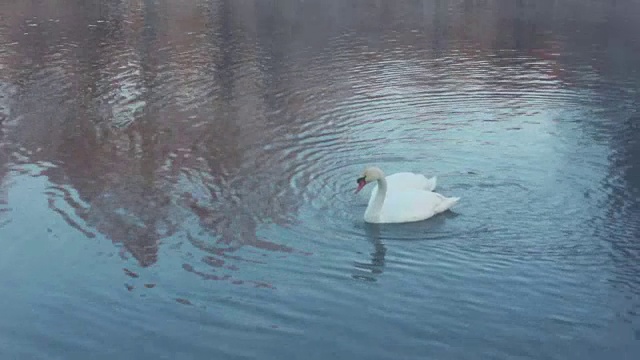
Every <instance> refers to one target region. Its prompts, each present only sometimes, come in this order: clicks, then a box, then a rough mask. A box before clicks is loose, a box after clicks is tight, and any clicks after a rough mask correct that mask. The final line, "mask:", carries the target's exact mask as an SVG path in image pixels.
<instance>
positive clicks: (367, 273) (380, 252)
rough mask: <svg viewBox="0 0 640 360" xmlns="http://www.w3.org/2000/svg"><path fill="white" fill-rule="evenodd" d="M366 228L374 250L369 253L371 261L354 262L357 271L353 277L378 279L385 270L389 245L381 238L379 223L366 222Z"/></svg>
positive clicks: (366, 279)
mask: <svg viewBox="0 0 640 360" xmlns="http://www.w3.org/2000/svg"><path fill="white" fill-rule="evenodd" d="M364 230H365V234H366V237H367V239H368V240H369V242H371V243H372V244H373V252H372V253H370V254H369V255H370V256H371V259H370V261H369V262H359V261H355V262H354V264H353V265H354V266H355V269H354V270H355V272H354V273H353V275H352V277H353V278H354V279H356V280H364V281H377V277H378V276H380V275H381V274H382V273H383V272H384V263H385V255H386V253H387V247H386V246H385V245H384V243H383V242H382V240H381V238H380V225H379V224H365V225H364Z"/></svg>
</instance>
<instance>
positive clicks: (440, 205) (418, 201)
mask: <svg viewBox="0 0 640 360" xmlns="http://www.w3.org/2000/svg"><path fill="white" fill-rule="evenodd" d="M356 181H357V183H358V187H357V189H356V193H358V192H359V191H360V190H362V188H364V187H365V185H367V184H368V183H370V182H373V181H376V182H377V191H375V193H374V192H372V193H371V198H370V199H369V204H368V205H367V210H365V212H364V221H366V222H368V223H377V224H383V223H404V222H413V221H421V220H425V219H428V218H430V217H432V216H434V215H436V214H439V213H441V212H444V211H446V210H449V209H450V208H451V207H452V206H453V205H455V204H456V203H457V202H458V200H460V198H459V197H445V196H443V195H440V194H438V193H435V192H433V191H431V190H427V189H424V188H423V189H421V188H411V187H402V186H394V187H393V188H389V186H388V182H387V179H386V178H385V175H384V172H383V171H382V170H381V169H380V168H378V167H375V166H371V167H367V168H366V169H365V170H364V172H363V174H362V176H361V177H359V178H358V179H357V180H356ZM414 185H415V184H414ZM434 185H435V182H434ZM434 187H435V186H434Z"/></svg>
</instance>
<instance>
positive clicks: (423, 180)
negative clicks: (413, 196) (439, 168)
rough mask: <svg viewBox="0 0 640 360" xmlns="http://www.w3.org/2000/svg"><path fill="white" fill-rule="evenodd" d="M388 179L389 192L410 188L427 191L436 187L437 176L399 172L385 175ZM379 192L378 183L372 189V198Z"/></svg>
mask: <svg viewBox="0 0 640 360" xmlns="http://www.w3.org/2000/svg"><path fill="white" fill-rule="evenodd" d="M385 180H387V192H389V191H393V190H409V189H422V190H427V191H433V190H435V188H436V182H437V179H436V177H435V176H434V177H432V178H427V177H426V176H424V175H422V174H415V173H412V172H399V173H395V174H391V175H389V176H385ZM377 192H378V185H377V184H376V185H375V186H374V187H373V189H372V190H371V198H370V200H369V201H370V202H371V200H373V198H374V197H375V196H376V193H377Z"/></svg>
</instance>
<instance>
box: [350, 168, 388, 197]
mask: <svg viewBox="0 0 640 360" xmlns="http://www.w3.org/2000/svg"><path fill="white" fill-rule="evenodd" d="M382 178H384V173H383V172H382V170H380V168H378V167H375V166H370V167H368V168H366V169H364V172H363V173H362V176H361V177H359V178H358V180H356V182H357V183H358V188H357V189H356V193H357V192H359V191H360V190H362V188H363V187H364V186H365V185H367V184H368V183H370V182H372V181H378V180H379V179H382Z"/></svg>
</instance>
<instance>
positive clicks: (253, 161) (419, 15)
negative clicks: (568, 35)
mask: <svg viewBox="0 0 640 360" xmlns="http://www.w3.org/2000/svg"><path fill="white" fill-rule="evenodd" d="M80 3H82V4H81V5H79V4H80ZM506 3H508V2H505V4H506ZM519 3H523V2H519ZM70 4H73V5H74V6H70ZM508 6H510V8H508V9H504V8H503V7H502V6H498V5H497V4H496V2H495V1H490V0H487V1H433V2H432V1H423V2H413V1H406V2H388V1H373V2H372V1H364V0H355V1H332V2H325V1H297V0H287V1H249V0H246V1H230V0H226V1H225V0H220V1H207V2H203V1H196V2H179V1H153V2H152V1H142V0H138V1H109V2H77V1H76V2H74V1H63V0H59V1H48V2H38V3H35V2H19V1H17V2H16V1H14V2H3V3H2V4H0V13H1V14H3V15H4V14H10V15H11V16H2V19H3V20H5V21H6V23H5V24H4V25H3V26H2V27H0V36H1V40H2V45H1V46H2V52H0V65H1V66H2V68H3V76H4V79H3V80H2V81H7V82H10V83H11V86H12V87H15V88H16V90H15V93H12V94H11V95H10V96H8V97H7V98H9V97H10V98H11V100H12V104H11V111H10V112H7V111H5V112H0V142H1V144H3V145H2V146H0V183H2V180H3V178H4V177H6V173H7V167H8V166H6V165H5V164H10V165H11V166H18V165H20V164H24V163H44V162H47V163H49V164H51V165H50V166H47V168H46V170H44V171H43V172H42V174H41V175H44V176H47V177H48V179H49V181H50V182H51V184H52V185H51V187H50V188H49V189H48V192H47V196H49V204H50V207H51V210H52V211H54V212H56V213H57V214H59V215H60V216H61V217H62V218H63V219H64V220H65V221H66V222H67V223H68V224H69V225H70V226H71V227H73V228H74V229H76V230H78V231H80V232H82V233H83V234H84V235H85V236H86V237H88V238H92V237H96V235H98V234H101V235H103V236H105V237H107V238H109V239H110V240H111V241H113V242H114V243H118V244H122V246H123V247H124V251H123V256H124V255H125V254H131V255H132V256H133V257H134V258H135V259H136V260H137V261H138V262H139V264H140V265H141V266H151V265H153V264H155V263H156V262H157V260H158V256H159V255H158V252H159V248H160V246H161V244H162V243H163V241H174V242H179V241H181V240H182V239H186V240H187V241H188V242H189V243H190V244H192V245H193V246H195V247H196V248H198V249H199V250H201V254H200V255H197V257H196V261H197V264H189V263H184V265H183V269H184V270H185V271H189V272H191V273H194V274H197V275H199V276H201V277H203V278H205V279H211V280H229V281H232V282H233V283H235V284H242V283H244V282H245V281H244V280H240V279H235V278H234V277H232V276H231V275H230V274H234V272H236V271H237V270H238V269H239V267H240V266H243V265H245V266H258V265H261V264H264V263H266V262H267V259H266V257H267V256H264V255H267V254H270V253H274V252H275V253H284V254H290V253H297V251H296V250H295V248H297V247H301V246H298V245H296V244H287V243H283V242H281V241H279V240H278V239H265V238H262V237H261V236H259V235H258V233H259V230H260V229H261V228H262V227H263V226H264V225H269V224H278V225H287V224H289V223H291V222H292V221H293V219H294V218H295V213H296V212H297V210H298V208H299V206H300V205H301V204H300V199H299V198H298V197H296V196H295V195H294V194H293V191H291V190H292V189H291V173H292V171H293V170H292V169H295V168H296V165H299V164H297V163H296V162H299V161H301V160H298V159H297V157H296V156H295V153H286V152H283V151H282V150H277V149H276V150H273V147H271V145H273V144H277V143H278V142H286V141H289V142H291V141H292V140H286V138H287V136H289V135H291V134H299V133H301V132H302V131H303V130H301V129H302V128H303V125H304V123H305V122H308V121H317V118H316V117H315V116H316V115H317V114H315V113H314V109H315V107H316V106H326V107H331V106H332V104H331V103H327V102H326V101H328V99H329V100H332V101H335V102H337V101H339V100H342V99H346V98H349V97H350V96H351V95H353V94H354V93H355V92H356V91H357V90H355V89H354V88H353V86H352V84H350V83H349V81H348V80H346V79H345V76H344V74H350V72H351V71H353V70H352V68H353V67H354V65H357V66H361V64H377V63H380V64H382V63H383V61H382V59H383V58H384V57H385V56H388V54H392V53H393V54H394V55H393V56H394V57H395V58H396V59H399V60H407V61H409V60H416V61H415V62H416V63H420V64H421V65H420V66H423V65H422V64H431V66H432V67H433V68H428V67H427V66H425V69H424V70H425V71H424V72H423V74H416V75H415V78H414V79H411V80H412V81H416V82H420V83H421V84H432V83H433V74H434V73H438V72H440V73H445V71H443V69H442V68H441V69H437V68H436V67H437V66H438V65H433V64H434V62H428V61H424V60H425V59H428V58H438V59H440V58H453V59H459V58H462V57H466V58H471V57H473V58H474V59H476V60H478V59H480V60H486V61H494V62H496V64H497V65H496V69H498V70H497V71H496V74H491V75H496V76H495V78H496V79H498V80H508V76H510V73H509V72H506V71H502V68H506V67H508V66H506V65H509V64H506V65H505V64H503V63H500V59H499V57H498V56H495V53H496V52H497V50H500V49H504V48H509V49H514V50H516V51H522V52H526V51H528V50H527V49H531V48H535V49H536V51H538V53H539V54H548V53H553V52H558V51H562V49H564V47H565V46H566V43H565V41H562V39H553V40H554V41H551V40H550V39H551V36H550V35H549V34H548V32H547V31H546V30H552V29H553V26H555V24H553V23H551V22H548V21H547V22H545V21H543V20H544V19H551V18H552V17H551V16H550V14H552V13H553V12H555V11H557V9H555V8H553V7H550V8H548V7H545V6H547V5H545V6H542V5H541V6H540V7H537V8H536V9H537V10H535V11H533V10H531V9H529V10H527V9H524V10H523V9H517V10H514V9H513V8H512V7H518V6H520V7H522V5H518V4H515V5H513V4H510V5H508ZM449 9H462V10H461V11H458V10H455V11H452V10H449ZM513 11H525V12H526V11H529V12H528V13H527V14H530V15H527V16H524V20H523V21H513V22H507V21H505V18H509V16H506V15H505V14H504V12H513ZM596 20H597V19H596ZM534 23H535V24H542V27H543V28H544V29H543V30H545V31H541V30H540V29H539V28H535V26H533V24H534ZM505 29H506V30H505ZM508 34H511V35H508ZM345 38H346V39H347V40H344V39H345ZM341 39H343V40H342V41H349V45H353V46H354V47H355V49H356V50H355V51H353V52H352V53H349V54H345V53H344V52H345V49H347V47H346V46H345V44H344V43H341ZM8 44H12V45H8ZM349 48H351V47H349ZM398 50H400V51H398ZM347 55H348V56H351V57H350V58H348V59H347ZM529 55H531V54H529ZM534 55H535V54H534ZM542 56H547V55H542ZM341 57H342V58H341ZM507 57H508V56H507ZM340 59H342V60H340ZM314 62H315V63H314ZM323 62H327V63H331V64H332V65H333V66H334V68H328V67H323V66H325V65H326V64H324V63H323ZM310 68H316V69H317V68H320V69H322V70H320V71H321V73H320V74H318V73H315V74H310ZM315 71H318V70H315ZM380 71H382V70H380ZM455 76H457V77H460V79H461V80H462V81H467V80H473V79H470V76H469V74H468V73H467V72H464V71H458V72H455V74H448V73H446V74H445V77H455ZM500 76H502V77H503V78H500ZM5 79H6V80H5ZM507 83H514V82H510V81H500V86H506V85H505V84H507ZM496 86H498V85H497V84H496ZM2 89H3V88H2V87H0V94H2V93H3V90H2ZM283 94H290V96H282V95H283ZM4 99H6V98H0V101H5V100H4ZM321 100H324V101H325V103H324V104H322V103H321ZM317 103H320V104H319V105H317ZM2 106H4V107H5V110H6V106H5V105H2ZM8 122H10V123H11V124H12V125H11V126H10V127H9V126H8V125H7V123H8ZM307 130H308V129H307ZM307 135H308V136H313V135H314V134H307ZM289 145H290V147H294V146H296V145H297V144H295V143H290V144H289ZM269 149H271V150H269ZM1 189H2V187H1V186H0V211H2V210H1V209H2V201H3V200H2V196H3V195H2V194H3V193H2V190H1ZM194 219H195V220H194ZM251 250H253V252H252V251H251ZM269 259H270V260H271V261H273V260H272V259H273V258H269ZM369 265H371V266H370V267H371V268H372V269H373V270H374V271H382V268H383V265H384V245H382V244H380V243H378V242H375V241H374V255H372V261H371V264H369ZM369 265H367V266H369ZM363 266H364V265H363ZM203 268H204V269H205V270H203ZM246 282H249V281H246ZM253 284H254V285H256V286H264V287H267V286H271V285H270V284H267V283H261V282H254V283H253Z"/></svg>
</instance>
